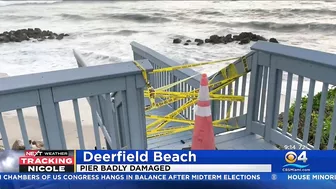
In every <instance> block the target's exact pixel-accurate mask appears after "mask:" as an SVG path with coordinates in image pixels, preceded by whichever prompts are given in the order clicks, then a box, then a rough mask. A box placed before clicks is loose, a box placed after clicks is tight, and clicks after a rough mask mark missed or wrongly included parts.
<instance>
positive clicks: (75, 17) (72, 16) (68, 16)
mask: <svg viewBox="0 0 336 189" xmlns="http://www.w3.org/2000/svg"><path fill="white" fill-rule="evenodd" d="M59 16H61V17H62V18H64V19H68V20H76V21H79V20H87V19H88V18H86V17H84V16H81V15H77V14H65V13H64V14H60V15H59Z"/></svg>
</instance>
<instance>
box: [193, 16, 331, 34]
mask: <svg viewBox="0 0 336 189" xmlns="http://www.w3.org/2000/svg"><path fill="white" fill-rule="evenodd" d="M191 22H193V23H199V24H217V25H222V26H230V27H250V28H255V29H263V30H276V31H287V32H291V31H298V30H311V31H321V32H324V31H336V24H329V23H316V22H312V23H276V22H261V21H250V22H217V21H211V20H200V19H192V20H191Z"/></svg>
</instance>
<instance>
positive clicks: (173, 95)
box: [145, 91, 244, 101]
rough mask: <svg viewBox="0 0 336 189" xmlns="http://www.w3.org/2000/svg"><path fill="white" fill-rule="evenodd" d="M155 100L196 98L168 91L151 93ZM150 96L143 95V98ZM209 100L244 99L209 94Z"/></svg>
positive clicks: (187, 93) (194, 95) (241, 99)
mask: <svg viewBox="0 0 336 189" xmlns="http://www.w3.org/2000/svg"><path fill="white" fill-rule="evenodd" d="M153 94H154V96H155V97H157V98H174V99H175V98H182V99H183V98H197V97H198V94H197V93H190V92H170V91H156V92H154V93H153ZM150 95H151V94H148V93H145V97H149V96H150ZM209 96H210V100H227V101H243V100H244V97H242V96H234V95H222V94H209Z"/></svg>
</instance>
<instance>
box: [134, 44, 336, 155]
mask: <svg viewBox="0 0 336 189" xmlns="http://www.w3.org/2000/svg"><path fill="white" fill-rule="evenodd" d="M131 46H132V49H133V53H134V59H135V60H138V59H148V60H149V61H150V63H151V64H152V65H153V67H154V69H157V68H164V67H170V66H175V65H179V63H177V62H175V61H173V60H171V59H169V58H167V57H165V56H163V55H161V54H159V53H158V52H155V51H153V50H152V49H150V48H148V47H145V46H143V45H140V44H138V43H135V42H132V43H131ZM251 49H252V51H251V52H250V53H248V54H247V55H245V57H247V63H248V68H249V70H252V71H251V73H248V74H246V75H244V76H242V77H241V78H239V79H237V80H236V81H235V82H233V83H231V84H230V85H229V86H227V87H226V88H224V89H223V90H221V91H220V92H219V94H229V93H228V91H231V90H233V91H234V94H235V95H241V96H246V98H245V102H244V103H240V102H233V103H232V102H224V101H221V102H220V101H213V103H212V114H213V119H214V120H217V119H224V118H225V116H226V115H225V114H226V110H227V109H228V108H230V106H232V104H233V111H231V115H230V117H231V119H230V121H229V123H230V124H233V125H234V124H237V123H238V125H239V127H246V130H247V131H248V132H250V133H255V134H258V135H260V136H263V137H264V138H265V140H266V141H268V142H270V143H273V144H276V145H278V146H279V147H282V148H283V147H289V148H291V149H293V148H295V149H302V148H307V149H322V147H321V148H320V144H321V140H326V139H325V138H326V137H328V142H327V143H328V144H327V149H334V143H335V132H336V111H335V107H334V108H333V110H334V111H333V112H334V113H333V119H332V124H331V128H330V131H329V130H328V133H327V134H326V133H325V130H326V128H325V127H326V126H324V109H325V104H326V98H327V91H328V88H329V87H328V86H330V85H335V83H336V62H335V61H336V55H333V54H328V53H323V52H318V51H312V50H307V49H301V48H296V47H290V46H285V45H281V44H273V43H268V42H257V43H256V44H255V45H253V46H252V48H251ZM234 64H235V66H236V68H237V71H238V72H240V73H242V72H243V71H244V66H243V64H242V62H241V60H238V61H236V62H234ZM195 74H197V72H196V71H194V70H192V69H190V68H186V69H182V70H177V71H173V72H167V73H158V74H155V75H154V76H153V77H151V83H152V84H153V85H154V87H155V88H157V87H161V86H164V85H167V84H170V83H173V82H176V81H179V80H182V79H185V78H188V77H190V76H193V75H195ZM283 74H285V75H287V81H286V82H287V86H286V88H285V90H283V88H282V87H281V86H282V83H283V80H282V78H283ZM293 75H294V76H293ZM295 75H296V76H297V77H298V84H297V91H295V90H294V89H293V87H292V80H293V77H294V78H295V77H296V76H295ZM211 77H213V76H210V78H211ZM222 79H223V76H222V75H221V74H217V75H215V79H214V81H219V80H222ZM307 80H309V81H310V83H309V84H308V85H309V91H308V103H307V110H306V112H305V116H304V115H301V114H300V113H299V112H300V108H301V97H303V95H302V87H303V85H306V84H307ZM317 82H322V83H323V86H322V91H321V92H322V95H321V96H322V97H321V100H320V107H319V109H320V111H319V118H318V123H317V125H316V128H317V129H316V130H312V129H311V128H310V127H311V111H312V102H313V100H312V99H313V97H314V94H316V92H317V90H315V93H314V89H315V83H317ZM249 86H251V87H249ZM198 87H199V77H195V78H192V79H189V80H188V81H186V82H184V83H182V84H180V85H178V86H176V87H174V88H173V89H172V90H174V91H185V92H188V91H191V90H193V89H195V88H198ZM291 93H292V94H293V93H296V97H294V98H293V97H292V95H291ZM282 97H283V98H282ZM184 102H185V101H183V100H181V101H179V102H177V103H174V104H171V107H173V108H174V109H176V107H179V106H180V105H181V104H182V103H184ZM292 102H295V113H294V118H293V120H289V109H290V104H291V103H292ZM293 106H294V105H293ZM335 106H336V104H335ZM280 108H282V109H283V110H282V111H281V112H283V113H282V114H281V116H283V121H282V122H283V124H282V125H281V124H280V123H279V122H278V119H279V114H280V113H281V112H280V111H279V109H280ZM193 114H194V112H193V107H190V108H189V109H187V110H185V111H183V112H181V115H182V116H184V117H185V118H186V119H191V120H192V119H193ZM303 116H304V128H298V125H299V122H300V121H301V120H302V119H303ZM290 122H293V124H292V125H291V127H292V128H291V129H288V125H289V123H290ZM312 124H314V123H312ZM301 125H302V124H301ZM298 129H303V131H300V133H302V134H301V135H302V136H299V135H298ZM224 131H225V130H223V129H217V128H216V130H215V132H216V133H221V132H224ZM322 131H324V134H323V137H322ZM310 133H313V134H310ZM310 135H313V136H314V139H313V140H314V142H309V138H308V137H309V136H310ZM310 137H311V136H310ZM310 140H312V139H310Z"/></svg>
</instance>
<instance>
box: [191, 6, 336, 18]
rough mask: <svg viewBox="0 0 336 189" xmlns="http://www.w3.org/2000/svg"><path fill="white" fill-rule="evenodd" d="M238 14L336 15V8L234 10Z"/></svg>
mask: <svg viewBox="0 0 336 189" xmlns="http://www.w3.org/2000/svg"><path fill="white" fill-rule="evenodd" d="M228 11H229V12H227V14H231V13H232V12H230V10H228ZM234 11H235V12H236V13H237V14H240V13H253V14H258V15H265V14H268V15H270V14H273V15H277V14H281V15H289V14H292V15H293V14H294V15H295V14H301V15H310V14H317V15H330V16H334V15H336V10H330V9H290V8H283V9H236V10H234ZM196 14H200V15H213V16H222V15H227V14H225V13H224V12H220V11H211V10H200V11H197V12H196Z"/></svg>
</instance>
